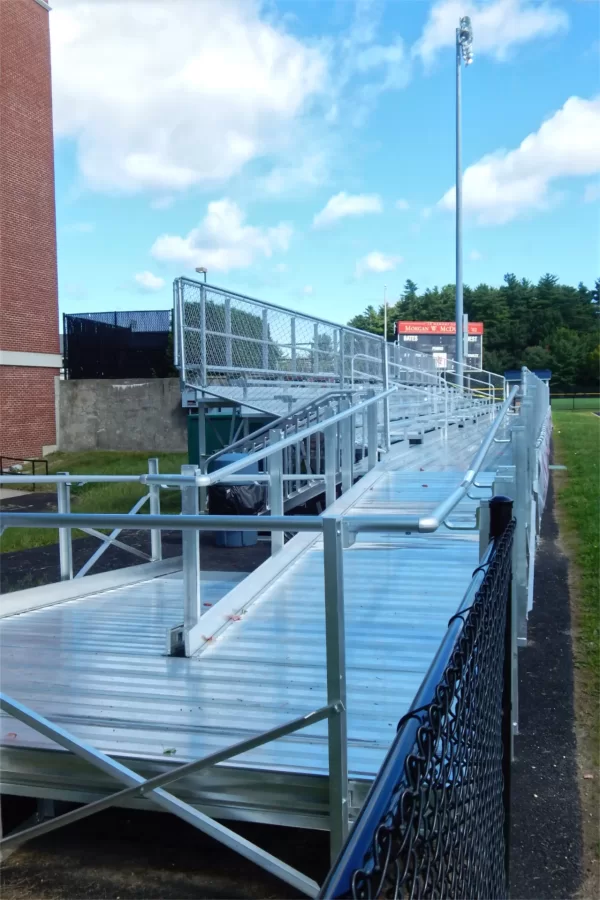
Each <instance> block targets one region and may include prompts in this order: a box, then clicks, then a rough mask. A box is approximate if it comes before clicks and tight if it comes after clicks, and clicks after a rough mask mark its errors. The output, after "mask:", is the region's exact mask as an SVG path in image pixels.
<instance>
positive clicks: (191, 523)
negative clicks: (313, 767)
mask: <svg viewBox="0 0 600 900" xmlns="http://www.w3.org/2000/svg"><path fill="white" fill-rule="evenodd" d="M526 379H527V381H528V394H527V396H526V397H524V398H523V402H522V403H521V406H520V409H519V411H518V414H514V406H513V405H514V402H515V400H516V399H517V389H516V388H514V389H513V390H512V391H511V393H510V395H509V397H508V398H507V399H506V401H505V402H504V403H503V405H502V407H501V409H500V411H499V413H498V416H497V417H496V419H495V420H494V422H493V423H492V425H491V426H490V428H489V429H488V432H487V434H486V436H485V438H484V441H483V442H482V444H481V446H480V448H479V450H478V452H477V454H475V456H474V457H473V460H472V462H471V464H470V466H469V468H468V470H467V472H466V473H465V475H464V477H463V479H462V482H461V484H460V485H459V487H458V488H457V489H456V490H455V491H453V492H452V493H451V494H450V495H449V496H448V497H447V498H445V499H444V500H443V501H442V502H441V503H440V504H438V506H437V507H436V509H435V510H434V511H433V512H432V513H431V514H430V515H426V516H380V517H375V516H372V517H368V516H347V515H335V514H332V513H328V512H325V513H324V514H323V515H321V516H292V517H289V516H283V515H280V514H277V510H276V509H273V507H272V508H271V515H270V516H266V517H264V518H263V519H262V520H261V529H263V530H266V531H271V532H272V533H277V534H278V535H279V539H278V541H276V543H275V546H277V545H278V546H279V547H281V546H282V545H283V533H284V532H286V531H287V532H293V533H296V532H310V533H314V534H315V535H318V534H322V540H323V577H324V588H325V610H324V615H325V636H326V668H327V705H326V706H324V707H322V708H320V709H318V710H314V711H312V712H310V713H308V714H307V716H306V717H303V718H301V719H298V720H295V721H294V722H288V723H284V724H283V725H282V726H280V727H279V728H278V729H275V730H273V731H269V732H264V733H263V734H261V735H258V736H257V737H256V738H253V739H252V742H242V743H241V744H238V745H235V747H232V748H229V749H228V750H226V751H223V752H222V753H221V754H213V755H211V756H210V757H206V758H205V759H203V760H197V761H194V762H192V763H188V764H186V766H184V767H181V768H180V769H176V770H175V771H174V772H173V773H171V774H172V775H173V777H172V778H171V777H169V778H168V779H165V780H162V781H159V782H157V781H156V779H153V780H149V781H144V779H142V778H141V776H139V775H137V774H136V773H133V772H132V771H131V770H130V769H128V768H126V767H125V766H123V765H121V764H119V763H116V762H115V761H114V760H112V759H110V758H109V757H106V756H105V755H104V754H102V753H101V752H100V751H98V750H97V749H95V748H93V747H90V746H89V745H86V744H84V743H83V742H82V741H80V740H79V739H78V738H76V737H74V736H73V735H71V734H69V733H68V732H66V731H64V730H63V729H60V728H59V727H58V726H55V725H53V724H52V723H51V722H48V721H47V720H45V719H42V717H40V716H39V715H37V713H35V712H34V711H32V710H28V709H27V708H25V707H23V706H22V705H21V704H19V703H18V702H17V701H15V700H13V699H11V698H7V697H2V700H1V705H2V708H3V709H4V710H5V711H7V712H9V713H10V714H11V715H15V716H16V717H17V718H19V719H20V720H21V721H23V722H26V723H27V724H29V725H30V726H31V727H33V728H34V729H36V730H38V731H40V732H41V733H42V734H46V735H47V736H48V737H51V738H52V739H54V740H57V741H58V743H59V744H61V746H63V747H65V748H66V749H69V750H71V751H72V752H74V753H77V754H78V755H80V756H82V757H83V758H85V759H88V760H89V761H90V762H91V763H92V764H93V765H96V766H98V767H99V768H101V769H102V770H103V771H106V772H109V773H110V774H113V775H114V776H115V777H116V778H117V779H118V780H120V781H122V782H123V783H124V784H125V785H126V787H127V788H128V789H131V790H132V792H133V791H136V792H139V793H140V795H144V796H147V797H148V799H150V800H151V801H152V802H155V803H157V804H158V805H159V806H161V807H162V808H163V809H166V810H168V811H170V812H173V813H174V814H176V815H178V816H181V817H182V818H184V819H185V820H186V821H188V822H190V824H192V825H194V826H195V827H197V828H200V829H201V830H203V831H205V832H206V833H208V834H211V835H212V836H213V837H216V838H217V839H218V840H220V841H221V842H223V843H225V844H226V845H227V846H229V847H231V848H233V849H235V850H237V851H238V852H240V853H241V854H242V855H244V856H246V857H247V858H248V859H251V860H253V861H254V862H256V863H257V864H258V865H260V866H262V867H263V868H265V869H267V870H268V871H270V872H272V873H274V874H276V875H277V876H278V877H280V878H282V879H283V880H284V881H286V882H288V883H289V884H292V885H293V886H294V887H296V888H297V889H298V890H300V891H302V892H303V893H305V894H307V895H308V896H316V895H317V894H318V891H319V888H318V885H316V884H315V883H314V882H313V881H312V880H311V879H309V878H307V877H306V876H305V875H303V874H302V873H300V872H298V871H296V870H295V869H292V868H291V867H290V866H287V865H286V864H285V863H283V862H282V861H281V860H277V859H275V858H274V857H272V856H271V855H270V854H268V853H266V852H265V851H264V850H262V849H261V848H259V847H256V846H255V845H253V844H251V843H250V842H249V841H246V840H245V839H243V838H241V837H240V836H239V835H236V834H234V833H233V832H231V831H230V830H229V829H227V828H225V827H224V826H222V825H220V824H219V823H216V822H214V820H212V819H210V818H209V817H208V816H205V815H203V814H202V813H199V812H198V811H197V810H195V809H192V808H191V807H189V806H188V805H187V804H185V803H182V802H181V801H179V800H178V799H176V798H175V797H173V795H171V794H169V793H168V792H165V791H164V790H163V789H162V788H161V787H159V786H158V784H159V783H160V784H164V783H166V781H167V780H169V781H171V780H172V781H174V780H176V779H177V778H178V777H180V774H186V772H189V771H191V769H192V768H193V769H202V768H206V767H207V766H209V765H213V764H214V763H215V762H219V761H222V760H223V759H227V758H230V757H232V756H234V755H237V754H238V753H242V752H244V751H245V750H247V749H250V745H251V746H259V745H260V744H261V743H264V742H266V741H268V740H273V739H275V738H276V737H279V736H281V735H283V734H289V733H292V732H293V731H295V730H298V729H299V728H301V727H304V726H305V725H308V724H311V723H312V722H314V721H318V720H319V719H323V718H327V719H328V724H329V728H328V753H329V816H330V834H331V850H332V855H333V856H335V855H337V854H338V853H339V852H340V850H341V848H342V846H343V845H344V842H345V841H346V838H347V834H348V830H349V822H348V763H347V727H346V689H345V683H346V681H345V678H346V663H345V627H344V573H343V561H344V553H343V550H344V547H346V546H348V544H349V543H350V542H351V541H352V540H353V536H354V535H356V534H357V533H360V532H361V531H380V532H402V533H406V532H427V533H430V532H433V531H436V530H437V529H438V528H439V527H441V525H442V524H443V523H445V522H447V520H448V516H449V515H450V513H451V512H452V510H453V509H454V508H455V507H456V505H457V504H458V503H459V502H460V501H461V499H462V498H463V497H464V496H466V495H467V493H468V491H469V488H470V486H472V485H473V484H475V485H476V484H477V482H476V481H475V479H476V476H477V474H478V472H479V471H480V470H481V467H482V465H483V463H484V459H485V456H486V453H487V451H488V450H489V449H490V447H491V446H492V444H493V442H494V441H505V440H510V441H511V442H512V443H513V445H514V446H513V452H514V454H515V456H514V460H513V462H514V465H512V466H508V467H505V468H504V470H499V471H498V474H497V477H496V481H495V483H494V488H493V493H494V494H508V495H509V496H513V497H514V498H515V507H516V525H515V532H514V540H513V542H512V547H511V549H510V551H509V550H507V551H506V552H507V553H508V552H510V558H511V562H512V575H511V579H510V580H511V583H512V599H511V629H510V654H509V656H508V657H507V662H506V674H505V678H506V679H507V683H508V684H509V685H510V715H509V716H508V720H507V721H506V722H505V727H506V733H507V737H506V739H507V740H508V741H510V746H511V747H512V736H513V734H514V732H515V730H516V729H517V727H518V695H517V692H516V685H517V684H518V673H517V645H518V642H519V640H520V639H521V637H522V634H521V631H520V630H519V629H520V628H522V620H524V621H525V624H526V614H527V591H528V586H529V575H530V574H531V571H532V566H533V556H532V552H534V550H535V541H534V542H533V549H532V543H531V541H528V540H527V537H528V531H527V529H528V528H530V527H531V524H530V523H531V519H530V518H529V513H530V510H531V509H532V508H533V504H532V495H533V494H534V480H535V479H534V476H536V473H537V468H536V466H538V465H539V456H536V454H539V453H540V452H542V450H541V448H543V446H544V442H545V438H544V434H545V432H543V429H544V428H546V429H547V427H548V418H547V416H546V419H545V420H544V423H543V425H542V430H541V431H540V433H539V434H537V433H536V432H535V428H536V427H537V426H536V422H537V419H538V417H539V413H540V411H539V409H538V407H539V405H540V404H541V403H542V400H543V392H542V391H540V389H539V385H537V384H536V382H534V381H532V380H531V379H530V378H529V376H528V375H527V376H526ZM381 397H382V395H381V394H379V395H377V397H374V398H369V400H368V401H364V408H366V409H367V417H368V419H369V420H370V422H369V423H368V426H367V427H368V430H369V431H370V433H371V437H372V442H371V444H370V449H372V448H376V447H377V442H376V430H377V418H376V415H374V414H373V412H372V410H373V409H374V408H375V405H376V403H377V402H379V401H380V400H381ZM527 397H528V398H529V399H527ZM354 412H356V409H354ZM351 414H352V411H350V412H348V411H345V412H342V413H338V414H337V415H335V416H331V417H330V418H329V419H328V420H327V423H326V426H325V427H326V428H327V429H329V434H330V437H329V440H328V441H327V437H326V448H325V453H326V457H328V458H329V459H330V462H335V449H336V445H335V443H334V441H333V437H332V436H331V435H335V434H336V432H335V431H333V430H331V429H332V427H333V426H334V425H336V424H338V423H343V422H348V421H349V417H350V415H351ZM509 415H510V416H512V421H513V424H512V428H511V437H510V438H499V437H497V435H498V430H499V428H500V426H501V425H502V423H503V422H504V421H506V420H507V419H508V416H509ZM322 427H323V423H319V424H318V425H314V426H312V427H311V428H310V429H306V431H307V432H308V431H310V433H311V434H312V433H316V432H317V431H318V430H319V429H320V428H322ZM526 435H530V436H531V438H532V440H533V450H532V449H531V448H530V446H529V444H528V443H527V442H526ZM296 438H297V435H293V436H290V437H288V438H284V439H283V440H280V441H278V442H277V443H274V444H273V445H269V446H268V447H267V448H264V449H263V450H262V451H261V453H260V454H258V455H257V457H258V456H260V458H263V457H265V456H266V457H268V458H270V459H273V458H275V459H277V458H278V459H279V460H280V459H281V453H282V451H283V449H284V448H285V446H291V445H292V444H293V443H294V441H295V440H296ZM342 451H343V446H342ZM374 453H375V451H374ZM374 453H373V455H372V457H371V461H372V462H373V464H374V461H375V460H374ZM247 464H248V459H244V460H240V461H239V462H237V463H234V464H232V465H231V466H228V467H227V468H224V469H221V470H218V471H217V472H215V473H211V474H210V475H206V474H201V473H199V472H198V471H197V470H196V469H194V467H185V471H183V472H182V474H181V475H161V474H155V473H152V474H151V473H148V474H147V475H141V476H113V477H112V478H108V477H107V476H86V478H85V479H84V480H86V481H88V482H91V481H103V480H115V481H122V482H126V481H139V482H142V483H145V484H150V485H159V484H161V483H164V484H169V485H178V486H179V487H180V488H181V491H182V514H181V515H158V514H151V515H146V514H137V515H131V514H130V515H115V514H104V515H102V514H87V513H86V514H77V513H70V512H68V511H66V512H59V513H51V514H49V513H3V514H1V515H0V527H1V528H2V529H4V528H7V527H20V528H27V527H46V528H59V529H63V530H64V531H65V532H69V534H70V531H71V529H73V528H79V529H82V528H83V529H86V528H87V529H93V530H94V531H97V530H98V529H101V528H112V529H123V528H128V527H131V525H132V523H133V522H135V527H136V528H140V529H144V530H150V531H152V530H156V529H160V528H169V529H173V530H180V531H181V532H182V543H183V592H184V621H183V623H181V624H176V625H174V626H173V627H172V628H169V629H168V631H167V635H166V638H167V647H168V649H169V651H170V652H172V653H177V654H180V653H182V652H183V653H184V654H185V655H188V656H189V655H192V654H193V653H195V652H197V651H198V650H199V649H200V648H201V647H202V646H203V645H204V644H205V643H206V641H207V640H209V639H210V635H208V636H207V635H206V625H204V624H201V613H202V608H201V598H200V591H201V581H200V560H199V545H198V532H200V531H203V530H211V531H215V530H237V531H240V530H241V531H255V530H256V527H257V520H256V517H255V516H205V515H200V514H199V513H198V487H200V486H205V487H206V486H209V485H210V484H213V483H218V482H219V481H220V480H223V479H230V478H231V479H234V480H235V481H237V480H238V479H240V478H242V477H243V476H241V475H240V474H239V469H240V468H243V467H244V466H245V465H247ZM277 469H278V466H277V464H276V465H275V466H274V467H272V468H271V469H270V470H269V477H272V476H273V474H274V473H277ZM334 471H335V470H334V466H333V465H332V464H331V465H330V468H329V479H330V481H329V485H328V486H326V489H327V490H328V492H329V496H330V497H331V496H332V485H333V483H332V481H331V478H332V473H334ZM8 477H9V476H5V477H4V479H2V480H6V478H8ZM53 477H54V478H55V479H56V480H57V483H58V484H59V485H60V484H68V482H69V480H71V481H72V480H74V478H75V476H72V475H68V474H65V475H61V476H53ZM247 477H249V478H250V477H251V478H254V476H247ZM326 477H327V476H326ZM278 478H279V476H277V477H276V478H275V479H274V483H277V481H278ZM40 480H42V479H40ZM511 492H512V493H511ZM536 502H537V501H536ZM487 513H488V504H487V503H486V502H485V501H484V502H482V503H481V507H480V516H479V523H478V527H479V529H480V542H482V540H483V537H487V530H486V529H487V522H488V521H489V519H488V518H487ZM519 517H521V518H522V521H521V522H520V521H519ZM533 527H535V522H534V525H533ZM523 576H524V580H523ZM505 581H506V578H505ZM523 586H524V589H525V593H524V594H523V591H522V588H523ZM523 601H524V606H523ZM468 605H469V604H468V603H467V602H465V604H463V612H462V614H461V616H464V615H465V614H466V613H467V612H468V610H467V608H466V607H467V606H468ZM210 615H211V611H209V612H208V613H206V614H205V617H204V619H203V622H206V617H210ZM473 615H475V613H474V614H473ZM461 616H459V617H458V618H457V619H455V622H456V623H458V622H459V620H460V619H461ZM468 621H469V622H470V621H471V620H470V619H469V620H468ZM467 624H468V622H467V623H466V624H465V627H464V629H463V628H462V626H459V625H456V626H455V627H458V628H460V629H462V630H463V631H465V632H466V630H467ZM219 627H221V625H219ZM203 632H204V633H203ZM446 649H447V647H446ZM509 670H510V671H509ZM454 710H455V708H454V707H452V714H454ZM412 712H413V714H415V713H417V712H418V709H417V708H413V710H412ZM410 721H411V722H412V721H413V719H412V717H411V720H410ZM419 724H420V726H423V727H425V728H426V727H429V726H427V723H425V722H424V721H420V723H419ZM411 727H413V726H411ZM436 727H437V726H436ZM403 733H404V732H403ZM433 758H434V756H433V754H432V755H431V759H432V760H433ZM445 758H446V757H445V755H444V756H443V757H442V758H441V759H440V765H441V764H442V763H443V761H444V760H445ZM430 762H431V760H430ZM436 765H437V764H436ZM461 772H462V769H461V768H460V766H459V768H458V769H457V770H456V772H455V776H454V777H455V778H457V777H458V775H457V774H456V773H458V774H460V773H461ZM161 778H163V776H161ZM146 792H147V793H146ZM121 793H122V792H120V793H119V794H113V795H112V796H111V797H109V798H106V799H105V800H102V801H98V802H97V803H96V804H91V805H89V806H87V807H84V808H83V809H82V810H80V811H74V812H73V813H67V814H65V815H66V816H67V818H66V819H65V817H59V818H57V819H54V820H52V822H50V823H44V826H36V827H35V828H34V829H29V830H28V831H27V832H23V833H21V834H17V835H15V836H14V837H10V838H7V839H5V841H4V842H2V843H0V847H1V846H5V845H6V841H10V842H15V841H16V842H18V841H19V840H27V839H29V837H32V836H35V835H36V834H39V833H40V831H39V830H36V828H37V829H39V828H42V827H45V830H51V828H54V827H60V825H61V824H63V823H64V824H66V823H67V821H73V819H74V818H77V817H83V816H85V815H88V814H90V813H92V812H95V811H96V810H97V809H100V808H104V807H105V806H109V805H112V804H113V803H115V802H118V801H119V797H120V796H121ZM428 802H429V801H428ZM482 833H483V832H482ZM405 881H406V880H405ZM325 895H326V896H329V894H325ZM459 896H461V895H459Z"/></svg>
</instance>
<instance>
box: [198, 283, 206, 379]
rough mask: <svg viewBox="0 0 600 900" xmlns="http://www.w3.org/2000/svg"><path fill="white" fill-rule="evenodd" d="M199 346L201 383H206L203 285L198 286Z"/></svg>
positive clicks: (204, 291) (204, 295)
mask: <svg viewBox="0 0 600 900" xmlns="http://www.w3.org/2000/svg"><path fill="white" fill-rule="evenodd" d="M200 346H201V353H202V360H201V363H200V365H201V366H202V369H201V372H202V385H203V386H204V385H206V383H207V380H206V379H207V374H206V373H207V368H208V360H207V358H206V348H207V341H206V288H205V287H204V285H202V286H201V287H200Z"/></svg>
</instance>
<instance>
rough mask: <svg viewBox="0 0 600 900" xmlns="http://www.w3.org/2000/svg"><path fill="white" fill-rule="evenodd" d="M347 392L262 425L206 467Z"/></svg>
mask: <svg viewBox="0 0 600 900" xmlns="http://www.w3.org/2000/svg"><path fill="white" fill-rule="evenodd" d="M347 393H348V392H347V391H329V393H327V394H324V395H323V396H322V397H319V399H318V400H311V401H310V402H309V403H306V404H305V405H304V406H301V407H299V409H297V410H296V411H295V412H293V413H292V414H291V415H290V414H289V413H286V414H285V415H283V416H279V418H278V419H273V421H272V422H268V423H267V424H266V425H262V426H261V427H260V428H257V429H256V431H253V432H251V433H250V434H248V435H246V436H245V437H241V438H239V439H238V440H237V441H234V442H233V444H228V445H227V446H226V447H221V449H219V450H216V451H215V452H214V453H212V454H211V455H210V456H207V457H206V460H205V461H204V463H205V465H208V464H209V463H210V462H212V460H213V459H217V458H218V457H219V456H222V455H223V454H224V453H231V452H232V451H233V452H234V451H235V449H236V447H243V446H244V445H245V444H249V443H252V441H257V440H258V439H259V438H261V437H267V438H268V436H269V431H271V429H272V428H285V427H286V426H287V425H290V424H293V422H294V419H298V418H300V417H302V416H303V415H310V413H311V412H312V411H313V410H318V409H319V408H320V407H321V406H323V405H324V404H325V403H328V402H329V401H330V400H335V399H337V398H339V397H342V396H345V395H346V394H347Z"/></svg>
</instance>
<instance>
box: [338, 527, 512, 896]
mask: <svg viewBox="0 0 600 900" xmlns="http://www.w3.org/2000/svg"><path fill="white" fill-rule="evenodd" d="M509 515H510V512H509ZM514 528H515V522H514V520H512V521H510V523H509V524H508V525H507V527H506V528H505V530H504V532H503V534H502V536H501V537H500V538H499V540H498V541H497V542H496V544H495V546H490V548H488V553H487V555H486V557H485V558H484V564H483V565H482V566H481V567H480V568H479V569H478V570H476V573H475V576H474V580H473V583H472V585H471V588H470V589H469V591H468V592H467V594H466V596H465V600H464V601H463V604H462V606H461V609H460V611H459V613H458V614H457V615H456V616H454V617H453V618H452V619H451V620H450V623H449V626H448V632H447V634H446V637H445V638H444V641H443V642H442V644H441V646H440V649H439V651H438V653H437V655H436V658H435V660H434V662H433V664H432V666H431V668H430V670H429V673H428V674H427V676H426V677H425V680H424V682H423V684H422V685H421V688H420V690H419V693H418V694H417V697H416V698H415V701H414V703H413V706H412V708H411V710H410V712H409V713H408V714H407V715H406V716H404V717H403V718H402V719H401V720H400V723H399V725H398V733H397V736H396V739H395V741H394V744H393V745H392V747H391V749H390V751H389V753H388V756H387V758H386V760H385V762H384V764H383V766H382V769H381V771H380V773H379V775H378V777H377V779H376V781H375V782H374V784H373V786H372V788H371V791H370V793H369V796H368V797H367V800H366V802H365V804H364V806H363V808H362V810H361V813H360V815H359V817H358V819H357V821H356V823H355V825H354V828H353V830H352V832H351V834H350V837H349V839H348V841H347V843H346V846H345V848H344V849H343V850H342V852H341V854H340V857H339V858H338V861H337V863H336V865H335V866H334V868H333V869H332V871H331V873H330V875H329V877H328V879H327V882H326V884H325V885H324V887H323V889H322V892H321V896H322V897H355V898H371V897H372V898H375V897H386V898H390V897H393V898H408V897H410V898H417V897H418V898H421V897H422V898H425V897H427V898H434V897H446V898H460V900H462V898H469V900H496V898H504V897H506V896H507V878H508V809H509V774H508V773H509V771H510V769H509V766H510V761H509V760H510V751H509V742H510V737H509V735H510V703H509V696H510V694H509V682H510V679H509V677H508V674H507V673H508V671H509V667H510V656H509V653H510V640H509V633H510V631H509V629H510V619H509V616H508V615H507V613H508V611H509V597H510V584H511V551H512V543H513V534H514Z"/></svg>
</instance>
